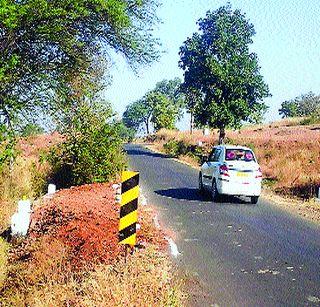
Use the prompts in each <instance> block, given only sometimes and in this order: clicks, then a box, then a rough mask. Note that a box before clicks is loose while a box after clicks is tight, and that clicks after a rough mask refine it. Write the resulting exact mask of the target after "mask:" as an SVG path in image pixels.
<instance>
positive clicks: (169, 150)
mask: <svg viewBox="0 0 320 307" xmlns="http://www.w3.org/2000/svg"><path fill="white" fill-rule="evenodd" d="M163 148H164V150H165V152H166V154H168V155H170V156H172V157H179V156H180V155H186V154H187V153H188V146H187V145H186V144H185V143H184V142H183V141H176V140H170V141H168V142H167V143H166V144H164V145H163Z"/></svg>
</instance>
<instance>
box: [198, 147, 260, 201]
mask: <svg viewBox="0 0 320 307" xmlns="http://www.w3.org/2000/svg"><path fill="white" fill-rule="evenodd" d="M261 181H262V172H261V168H260V166H259V164H258V162H257V159H256V157H255V155H254V153H253V151H252V150H251V149H250V148H247V147H243V146H234V145H219V146H215V147H214V148H213V150H212V152H211V153H210V155H209V157H204V161H203V164H202V166H201V170H200V173H199V189H200V191H201V192H203V191H204V190H208V191H210V192H211V194H212V198H213V200H214V201H217V200H218V199H219V197H220V196H222V195H235V196H248V197H250V198H251V203H252V204H256V203H257V202H258V199H259V196H260V194H261Z"/></svg>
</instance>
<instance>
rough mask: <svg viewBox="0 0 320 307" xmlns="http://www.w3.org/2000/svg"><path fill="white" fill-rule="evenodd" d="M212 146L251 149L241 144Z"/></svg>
mask: <svg viewBox="0 0 320 307" xmlns="http://www.w3.org/2000/svg"><path fill="white" fill-rule="evenodd" d="M214 148H225V149H244V150H252V149H251V148H249V147H246V146H241V145H231V144H224V145H217V146H214Z"/></svg>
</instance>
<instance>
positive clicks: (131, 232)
mask: <svg viewBox="0 0 320 307" xmlns="http://www.w3.org/2000/svg"><path fill="white" fill-rule="evenodd" d="M138 197H139V173H138V172H131V171H124V172H122V178H121V203H120V206H121V207H120V223H119V244H125V245H130V246H134V245H135V244H136V225H137V222H138V211H137V209H138Z"/></svg>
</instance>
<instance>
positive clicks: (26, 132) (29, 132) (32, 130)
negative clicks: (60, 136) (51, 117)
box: [20, 123, 44, 137]
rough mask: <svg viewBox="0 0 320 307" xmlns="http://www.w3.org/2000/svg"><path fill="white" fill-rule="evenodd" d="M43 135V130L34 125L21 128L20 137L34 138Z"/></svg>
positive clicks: (29, 124)
mask: <svg viewBox="0 0 320 307" xmlns="http://www.w3.org/2000/svg"><path fill="white" fill-rule="evenodd" d="M42 133H44V129H43V128H42V127H40V126H39V125H36V124H31V123H28V124H26V125H25V126H24V127H22V128H21V131H20V135H21V136H22V137H28V136H34V135H38V134H42Z"/></svg>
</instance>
